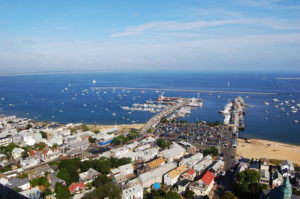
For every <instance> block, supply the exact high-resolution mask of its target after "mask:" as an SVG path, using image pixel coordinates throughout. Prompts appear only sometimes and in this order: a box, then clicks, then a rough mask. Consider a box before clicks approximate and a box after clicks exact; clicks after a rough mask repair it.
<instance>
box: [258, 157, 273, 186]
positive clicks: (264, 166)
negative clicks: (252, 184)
mask: <svg viewBox="0 0 300 199" xmlns="http://www.w3.org/2000/svg"><path fill="white" fill-rule="evenodd" d="M260 176H261V178H260V179H259V182H260V183H261V184H266V185H268V184H269V182H270V173H269V164H268V163H267V162H265V161H262V162H261V164H260Z"/></svg>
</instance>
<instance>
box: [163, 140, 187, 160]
mask: <svg viewBox="0 0 300 199" xmlns="http://www.w3.org/2000/svg"><path fill="white" fill-rule="evenodd" d="M185 153H186V151H185V149H184V148H183V147H182V146H180V145H179V144H176V143H173V144H172V146H171V148H170V149H166V150H163V151H162V152H160V153H159V154H158V156H159V157H163V158H164V159H165V160H167V162H173V161H174V160H176V159H179V158H181V157H183V156H184V155H185Z"/></svg>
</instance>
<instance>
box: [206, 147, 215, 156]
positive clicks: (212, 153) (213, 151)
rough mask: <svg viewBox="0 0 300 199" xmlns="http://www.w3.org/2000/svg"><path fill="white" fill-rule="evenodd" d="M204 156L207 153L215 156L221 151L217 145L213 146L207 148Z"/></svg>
mask: <svg viewBox="0 0 300 199" xmlns="http://www.w3.org/2000/svg"><path fill="white" fill-rule="evenodd" d="M203 154H204V156H206V155H213V156H217V155H218V154H219V151H218V149H217V148H216V147H214V146H212V147H210V148H209V149H206V150H205V151H204V152H203Z"/></svg>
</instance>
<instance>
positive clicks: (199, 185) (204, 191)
mask: <svg viewBox="0 0 300 199" xmlns="http://www.w3.org/2000/svg"><path fill="white" fill-rule="evenodd" d="M214 177H215V176H214V175H213V174H212V173H210V172H209V171H207V172H206V173H205V174H204V175H203V177H202V178H201V179H200V180H198V181H196V182H193V183H192V184H191V185H190V190H191V191H193V192H194V193H195V195H196V196H205V195H208V194H209V192H210V191H211V190H212V188H213V186H214Z"/></svg>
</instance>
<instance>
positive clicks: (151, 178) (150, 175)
mask: <svg viewBox="0 0 300 199" xmlns="http://www.w3.org/2000/svg"><path fill="white" fill-rule="evenodd" d="M176 167H177V164H176V163H174V162H171V163H167V164H165V165H163V166H160V167H158V168H156V169H154V170H152V171H149V172H146V173H143V174H141V175H139V177H138V181H139V183H140V184H141V185H142V187H150V186H151V185H153V184H154V183H156V182H157V183H162V178H163V175H164V174H166V173H168V172H169V171H171V170H172V169H174V168H176Z"/></svg>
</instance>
